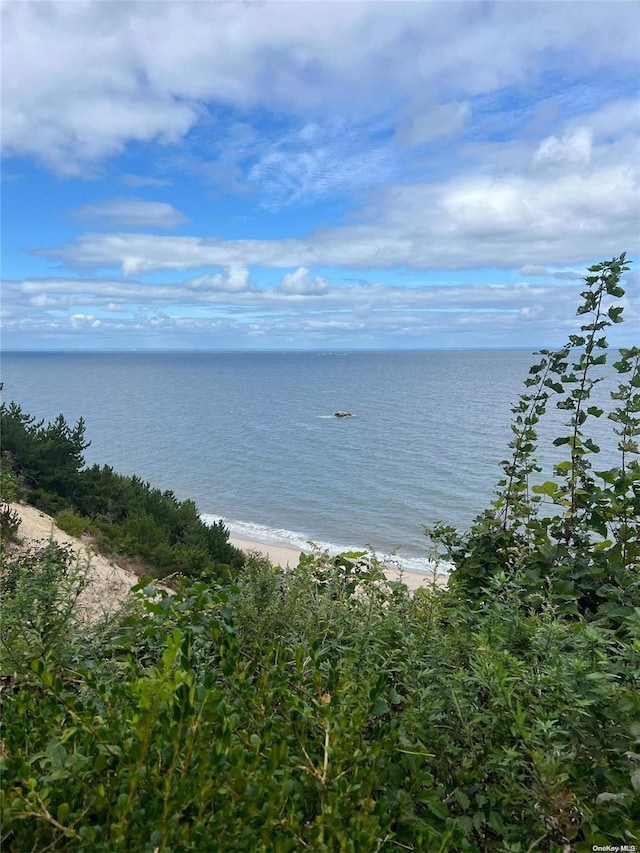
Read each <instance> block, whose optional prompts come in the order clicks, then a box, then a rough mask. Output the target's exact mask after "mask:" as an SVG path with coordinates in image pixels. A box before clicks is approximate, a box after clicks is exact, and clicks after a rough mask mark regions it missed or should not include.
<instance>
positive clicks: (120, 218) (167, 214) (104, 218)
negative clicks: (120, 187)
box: [73, 198, 188, 228]
mask: <svg viewBox="0 0 640 853" xmlns="http://www.w3.org/2000/svg"><path fill="white" fill-rule="evenodd" d="M73 215H74V216H75V217H76V218H78V219H83V220H89V221H92V222H97V223H102V224H104V225H107V226H112V227H130V228H144V227H148V226H151V227H152V228H175V227H176V226H178V225H182V224H183V223H184V222H188V219H187V217H186V216H184V215H183V214H182V213H180V211H179V210H176V209H175V207H173V206H172V205H171V204H166V203H165V202H161V201H143V200H142V199H138V198H112V199H106V200H104V201H99V202H96V203H95V204H86V205H84V206H83V207H78V208H76V209H75V210H74V211H73Z"/></svg>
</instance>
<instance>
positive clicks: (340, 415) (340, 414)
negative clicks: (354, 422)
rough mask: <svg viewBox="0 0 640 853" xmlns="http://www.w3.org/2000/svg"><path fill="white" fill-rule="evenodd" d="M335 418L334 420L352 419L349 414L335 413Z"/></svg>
mask: <svg viewBox="0 0 640 853" xmlns="http://www.w3.org/2000/svg"><path fill="white" fill-rule="evenodd" d="M335 416H336V418H352V417H353V415H352V414H351V412H336V413H335Z"/></svg>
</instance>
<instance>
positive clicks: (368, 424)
mask: <svg viewBox="0 0 640 853" xmlns="http://www.w3.org/2000/svg"><path fill="white" fill-rule="evenodd" d="M532 358H533V357H532V355H531V353H527V352H513V351H509V352H505V351H501V352H488V351H477V352H468V351H464V352H458V351H455V352H449V351H446V352H443V351H429V352H348V353H340V352H335V353H332V352H327V353H318V352H303V353H296V352H280V353H278V352H269V353H256V352H251V353H212V352H206V353H205V352H202V353H175V352H161V353H149V352H146V353H143V352H134V353H129V352H126V353H5V354H4V355H3V357H2V374H3V381H4V383H5V399H7V400H8V399H15V400H16V401H17V402H19V403H20V405H21V406H22V407H23V409H24V410H25V411H27V412H30V413H32V414H34V415H36V416H37V417H38V418H47V419H51V418H53V417H55V416H56V415H57V414H58V413H59V412H62V413H63V414H64V415H65V417H66V418H67V420H69V421H71V422H73V421H75V420H76V419H77V418H78V417H80V416H82V417H84V418H85V420H86V424H87V437H88V438H89V439H90V440H91V446H90V448H89V449H88V450H87V451H86V460H87V462H89V463H93V462H99V463H106V464H109V465H112V466H113V467H114V468H115V469H116V470H118V471H120V472H122V473H125V474H133V473H135V474H138V475H140V476H141V477H143V478H144V479H147V480H149V481H150V482H151V483H152V484H153V485H157V486H159V487H161V488H163V489H164V488H167V489H172V490H173V491H174V492H175V493H176V494H177V496H178V497H180V498H187V497H190V498H193V499H194V500H195V501H196V503H197V505H198V507H199V508H200V511H201V512H202V513H203V514H205V516H210V517H212V518H216V519H217V518H223V519H224V520H225V522H226V523H227V524H228V526H229V527H230V528H231V530H232V532H234V533H236V534H238V535H245V536H249V537H254V538H258V539H262V540H265V541H282V542H289V543H292V544H296V545H304V544H305V543H307V542H308V541H313V542H315V543H317V544H320V545H327V546H329V547H336V548H340V547H343V548H344V547H362V546H365V545H370V546H372V547H374V548H375V549H376V550H377V551H378V552H380V553H383V554H388V553H397V554H399V555H400V556H401V557H403V558H404V559H405V565H407V566H411V567H420V566H422V565H424V559H425V557H426V555H427V541H426V539H425V536H424V534H423V525H424V524H431V523H432V522H434V521H435V520H437V519H440V520H443V521H446V522H447V523H451V524H454V525H456V526H458V527H459V528H465V527H467V526H468V525H469V523H470V522H471V521H472V519H473V518H474V516H475V515H477V514H478V513H479V512H481V511H482V510H483V509H484V508H486V507H487V506H488V505H489V502H490V501H491V499H492V496H493V492H494V487H495V483H496V481H497V480H498V479H499V477H500V475H501V469H500V465H499V463H500V460H501V459H503V458H504V457H505V456H506V455H507V444H508V442H509V440H510V437H511V433H510V429H509V423H510V417H511V414H510V406H511V405H512V404H513V403H514V402H515V401H516V399H517V397H518V395H519V394H520V393H521V390H522V381H523V380H524V379H525V377H526V375H527V372H528V368H529V366H530V364H531V363H532ZM338 410H347V411H350V412H352V413H353V414H354V417H353V418H344V419H338V418H335V417H334V416H333V413H334V412H336V411H338ZM556 414H557V416H558V418H559V417H560V416H559V413H556ZM550 444H551V440H550V438H548V439H546V446H545V441H543V452H545V453H546V452H547V451H548V448H549V447H550Z"/></svg>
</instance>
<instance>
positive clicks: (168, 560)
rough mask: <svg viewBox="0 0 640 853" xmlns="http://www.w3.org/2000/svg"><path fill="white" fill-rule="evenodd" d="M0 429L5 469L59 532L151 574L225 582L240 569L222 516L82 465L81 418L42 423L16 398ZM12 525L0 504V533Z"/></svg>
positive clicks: (0, 417) (0, 412) (1, 409)
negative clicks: (206, 515) (84, 538)
mask: <svg viewBox="0 0 640 853" xmlns="http://www.w3.org/2000/svg"><path fill="white" fill-rule="evenodd" d="M0 430H1V438H2V449H3V451H4V454H6V459H8V460H9V462H10V467H11V468H12V469H13V470H14V471H15V472H16V476H17V477H18V478H20V479H21V480H22V481H23V482H24V483H25V484H27V485H28V486H29V488H28V490H27V491H26V499H27V501H28V502H29V503H31V504H33V505H34V506H36V507H38V508H39V509H41V510H43V511H44V512H47V513H49V514H52V515H55V516H56V520H57V523H58V526H59V527H60V528H61V529H63V530H65V531H66V532H67V533H69V534H71V535H73V536H79V535H82V534H83V533H85V532H88V531H90V532H91V534H92V535H93V536H95V538H96V540H97V542H98V544H99V546H100V547H101V548H102V549H103V550H104V551H107V552H109V553H111V554H113V555H116V556H120V555H126V556H128V557H132V558H134V559H135V560H137V561H139V562H141V563H143V564H145V565H146V566H147V567H148V568H149V570H151V571H153V573H154V574H155V575H156V576H157V577H165V576H167V575H169V574H172V575H173V574H180V575H184V576H187V577H191V578H200V579H217V580H225V579H226V580H230V579H232V578H233V577H235V576H236V575H237V573H238V571H239V570H240V569H241V568H242V565H243V562H244V556H243V554H242V552H241V551H240V550H239V549H237V548H234V547H233V546H232V545H230V544H229V531H228V530H227V528H226V527H225V526H224V524H223V523H222V521H220V522H218V523H216V524H213V525H207V524H205V523H204V522H203V521H202V519H201V518H200V515H199V513H198V509H197V507H196V505H195V504H194V503H193V501H190V500H186V501H179V500H178V499H177V498H176V496H175V495H174V494H173V492H170V491H162V490H160V489H157V488H153V487H152V486H151V485H150V484H149V483H146V482H144V481H143V480H141V479H140V478H139V477H136V476H131V477H125V476H123V475H121V474H118V473H116V472H115V471H114V470H113V469H112V468H110V467H109V466H108V465H105V466H102V467H101V466H99V465H93V466H91V467H90V468H83V465H84V459H83V456H82V453H83V451H84V449H86V447H88V443H87V442H85V440H84V432H85V424H84V421H83V420H82V418H81V419H80V420H79V421H78V422H77V424H76V425H75V427H73V428H71V427H69V426H68V425H67V423H66V421H65V419H64V417H63V416H62V415H59V416H58V417H57V418H56V419H55V421H53V422H52V423H49V424H47V425H46V426H45V425H44V421H40V422H36V421H35V419H34V418H33V417H32V416H31V415H28V414H26V413H25V412H23V411H22V409H21V408H20V406H18V405H17V404H16V403H13V402H12V403H9V404H8V405H7V404H5V403H2V405H0ZM3 470H4V469H3ZM7 476H12V475H11V474H9V472H7V474H6V475H5V474H3V477H4V478H5V479H4V480H3V483H4V482H5V480H6V478H7ZM7 482H8V481H7ZM12 482H15V477H14V478H13V480H12ZM3 488H4V486H3ZM14 524H15V520H14V518H13V516H12V515H11V514H10V512H9V511H8V510H7V511H4V510H3V509H2V508H1V507H0V525H2V530H3V531H4V532H5V535H9V534H12V533H15V530H14V527H13V525H14Z"/></svg>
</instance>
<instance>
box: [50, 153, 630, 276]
mask: <svg viewBox="0 0 640 853" xmlns="http://www.w3.org/2000/svg"><path fill="white" fill-rule="evenodd" d="M568 144H569V143H568ZM570 147H571V145H570V144H569V148H570ZM611 154H612V152H611V146H609V145H603V146H600V147H597V148H596V147H593V148H592V152H591V163H590V166H589V169H588V170H584V169H583V168H582V164H581V163H573V165H571V164H570V163H566V164H565V168H563V169H562V170H560V171H555V170H548V169H532V170H531V171H530V172H526V171H525V172H516V171H505V172H502V173H495V174H486V173H484V172H476V171H469V172H468V173H467V174H460V175H459V176H457V177H456V178H454V179H451V180H446V181H442V182H440V183H433V184H429V183H419V184H418V183H416V184H398V185H396V186H393V185H391V186H386V187H384V188H379V189H378V190H377V192H375V193H373V194H372V195H371V197H370V200H369V201H368V203H367V204H366V205H365V206H364V207H363V209H362V210H361V211H360V212H359V213H358V214H357V215H356V214H353V215H352V216H351V218H350V221H349V222H347V223H346V224H345V225H343V226H341V227H333V228H324V229H320V230H316V231H315V232H312V233H310V234H308V235H307V236H305V237H303V238H297V239H284V240H283V239H274V240H265V239H263V240H258V239H245V240H226V241H225V240H220V239H217V238H199V237H158V236H155V235H151V234H127V233H118V234H91V233H89V234H83V235H81V236H80V237H78V238H77V239H76V240H74V241H73V242H72V243H69V244H67V245H65V246H62V247H59V248H54V249H48V250H43V251H42V253H43V254H46V255H49V256H50V257H53V258H56V259H61V260H63V261H65V262H66V263H69V264H71V265H74V266H80V267H87V268H90V269H96V270H100V269H109V268H113V267H117V266H119V267H121V268H122V270H123V272H124V273H125V274H126V275H139V274H141V273H147V272H151V271H154V270H187V269H190V268H191V269H192V268H196V267H200V266H214V267H221V266H226V267H229V266H265V267H271V268H284V269H286V268H291V267H295V268H297V267H300V266H305V267H308V268H313V267H318V266H343V267H346V268H351V269H389V268H394V267H408V268H410V269H474V268H478V267H480V268H486V267H499V268H508V269H515V268H519V267H522V266H525V265H527V264H531V263H535V264H537V265H545V266H546V265H552V266H561V267H565V266H569V267H575V266H578V267H579V268H582V266H584V265H585V264H586V263H590V262H592V261H593V260H594V258H601V257H606V256H609V257H612V256H614V255H616V254H618V253H619V252H620V251H623V250H626V251H629V252H634V251H637V250H638V248H639V247H638V236H639V234H638V227H637V226H638V221H639V218H640V168H639V166H638V164H639V163H640V156H639V152H638V146H637V143H635V144H634V145H633V146H632V145H628V146H626V147H625V148H624V150H622V149H618V150H617V154H618V155H619V156H617V157H614V158H612V156H611ZM623 154H624V156H623Z"/></svg>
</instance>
